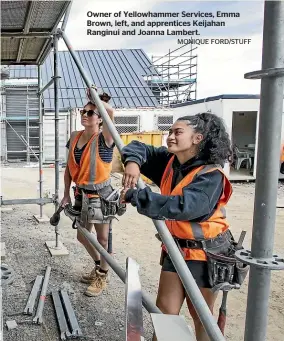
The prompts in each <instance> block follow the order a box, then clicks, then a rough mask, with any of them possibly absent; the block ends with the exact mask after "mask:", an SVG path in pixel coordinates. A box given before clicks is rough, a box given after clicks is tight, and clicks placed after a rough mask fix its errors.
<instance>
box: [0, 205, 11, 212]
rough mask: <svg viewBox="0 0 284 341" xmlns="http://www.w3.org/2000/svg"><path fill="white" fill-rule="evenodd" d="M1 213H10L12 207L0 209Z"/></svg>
mask: <svg viewBox="0 0 284 341" xmlns="http://www.w3.org/2000/svg"><path fill="white" fill-rule="evenodd" d="M0 210H1V212H12V211H13V208H12V207H2V206H1V207H0Z"/></svg>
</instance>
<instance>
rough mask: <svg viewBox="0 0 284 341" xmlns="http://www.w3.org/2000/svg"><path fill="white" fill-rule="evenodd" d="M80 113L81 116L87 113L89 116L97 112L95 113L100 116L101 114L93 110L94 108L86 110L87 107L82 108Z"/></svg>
mask: <svg viewBox="0 0 284 341" xmlns="http://www.w3.org/2000/svg"><path fill="white" fill-rule="evenodd" d="M80 114H81V116H84V115H85V114H87V116H88V117H92V116H93V115H94V114H95V115H98V116H99V117H100V114H99V113H98V112H97V111H95V110H92V109H90V110H86V109H83V110H80Z"/></svg>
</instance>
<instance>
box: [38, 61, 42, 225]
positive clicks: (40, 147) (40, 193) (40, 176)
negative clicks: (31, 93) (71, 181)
mask: <svg viewBox="0 0 284 341" xmlns="http://www.w3.org/2000/svg"><path fill="white" fill-rule="evenodd" d="M37 70H38V74H37V77H38V92H39V93H38V110H39V122H38V124H39V159H38V168H39V198H40V200H41V199H42V194H43V190H42V184H43V179H42V175H43V174H42V172H43V170H42V156H43V148H42V147H43V146H42V144H43V143H42V142H43V141H42V138H43V131H42V130H43V117H42V116H43V115H42V106H41V99H42V97H41V92H40V88H41V73H40V72H41V70H40V65H38V68H37ZM39 217H40V218H42V205H41V204H40V206H39Z"/></svg>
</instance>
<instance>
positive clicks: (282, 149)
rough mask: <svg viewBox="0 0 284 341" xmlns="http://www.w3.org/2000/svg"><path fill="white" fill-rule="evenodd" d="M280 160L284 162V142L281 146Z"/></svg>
mask: <svg viewBox="0 0 284 341" xmlns="http://www.w3.org/2000/svg"><path fill="white" fill-rule="evenodd" d="M280 162H281V163H282V162H284V143H283V144H282V146H281V154H280Z"/></svg>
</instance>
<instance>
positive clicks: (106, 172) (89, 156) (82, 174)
mask: <svg viewBox="0 0 284 341" xmlns="http://www.w3.org/2000/svg"><path fill="white" fill-rule="evenodd" d="M83 132H84V130H82V131H80V132H79V134H77V135H76V137H75V138H74V140H73V142H72V145H71V146H70V152H69V157H68V167H69V172H70V175H71V178H72V181H73V182H75V184H76V185H77V186H78V187H79V188H82V189H86V190H90V191H97V190H99V189H102V188H104V187H106V186H108V185H110V173H111V169H112V163H111V162H110V163H108V162H104V161H103V160H102V159H101V158H100V154H99V144H98V140H99V135H98V134H94V135H93V136H92V137H91V139H90V140H89V142H88V143H87V145H86V147H85V149H84V151H83V153H82V157H81V160H80V164H79V165H78V164H77V162H76V160H75V155H74V150H75V147H76V145H77V142H78V140H79V138H80V136H81V135H82V134H83Z"/></svg>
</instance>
